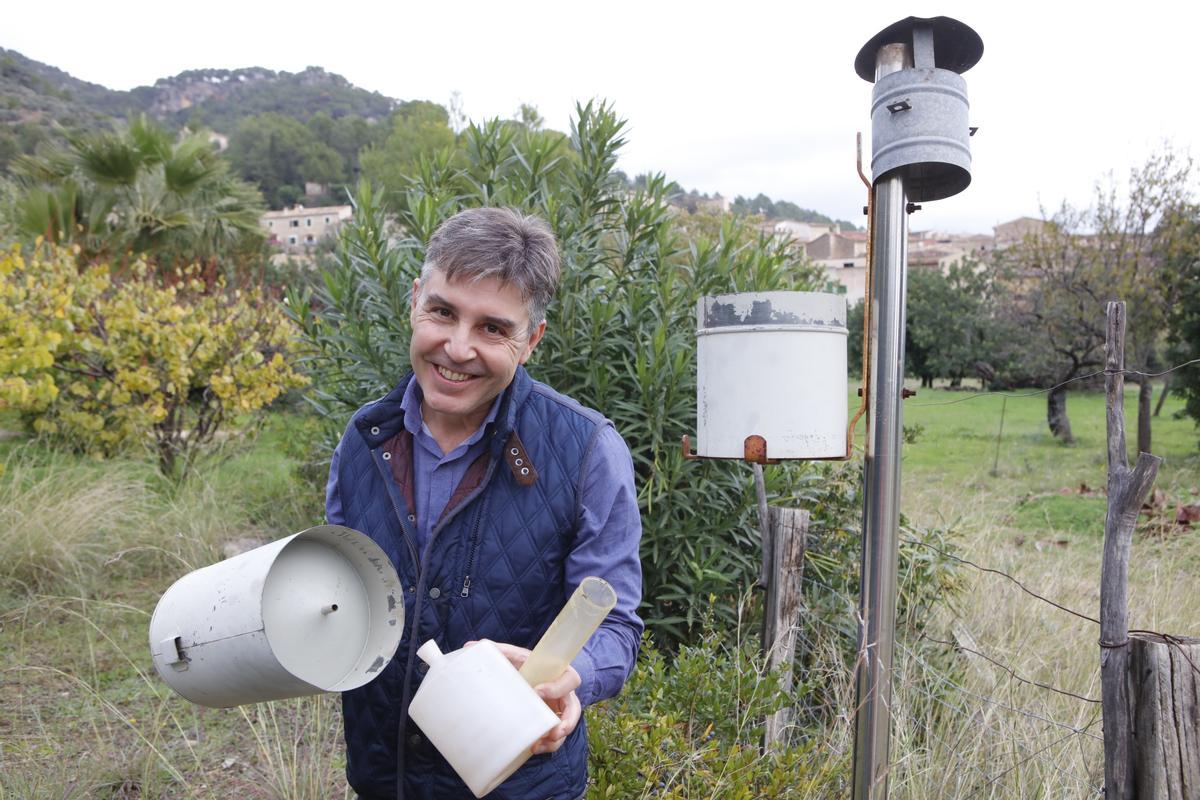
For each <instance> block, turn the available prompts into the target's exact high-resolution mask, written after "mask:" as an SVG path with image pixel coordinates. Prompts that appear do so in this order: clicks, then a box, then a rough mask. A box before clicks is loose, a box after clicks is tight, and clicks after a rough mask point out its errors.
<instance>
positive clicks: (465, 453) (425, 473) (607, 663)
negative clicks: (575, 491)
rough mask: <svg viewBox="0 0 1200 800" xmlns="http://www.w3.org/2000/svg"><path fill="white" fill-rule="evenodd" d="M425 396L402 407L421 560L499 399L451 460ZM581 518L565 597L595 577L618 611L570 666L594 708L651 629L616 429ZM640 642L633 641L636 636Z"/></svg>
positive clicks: (629, 469) (605, 432) (626, 462)
mask: <svg viewBox="0 0 1200 800" xmlns="http://www.w3.org/2000/svg"><path fill="white" fill-rule="evenodd" d="M421 400H422V394H421V388H420V386H418V385H417V382H416V381H415V380H413V381H410V382H409V384H408V388H407V389H406V390H405V392H404V398H403V399H402V400H401V401H400V406H401V408H402V409H403V410H404V427H405V428H407V429H408V431H409V433H411V434H412V435H413V499H414V502H415V504H416V508H415V509H413V510H412V511H413V513H414V514H415V515H416V517H417V521H416V529H417V537H418V540H419V541H418V542H417V552H420V553H423V552H425V545H426V544H427V543H428V542H429V535H430V531H431V530H432V529H433V526H434V523H435V522H436V521H437V520H438V519H439V518H440V517H441V515H442V511H443V510H445V508H446V503H448V502H449V501H450V496H451V495H452V494H453V493H454V489H455V488H456V487H457V486H458V484H459V482H460V481H461V480H462V478H463V476H464V475H465V474H466V472H467V468H468V467H469V466H471V464H472V463H473V462H474V461H475V459H476V458H478V457H479V455H480V454H481V453H482V452H483V451H484V449H485V448H486V447H487V440H486V439H485V438H484V435H483V434H484V431H485V430H486V428H487V427H488V425H490V424H491V423H492V422H493V421H494V420H495V418H496V411H497V409H498V408H499V405H500V398H499V397H497V398H496V399H495V400H494V401H493V402H492V407H491V409H490V410H489V411H488V415H487V417H486V418H485V419H484V421H483V423H482V424H481V425H480V426H479V429H478V430H476V431H475V432H474V433H473V434H471V436H469V437H468V438H467V439H466V440H465V441H464V442H462V443H461V444H459V445H458V446H457V447H455V448H454V449H453V450H451V451H450V452H449V453H445V454H443V453H442V449H441V447H439V446H438V443H437V441H435V440H434V438H433V436H432V435H431V434H430V432H429V429H428V428H427V427H426V425H425V422H424V419H423V418H422V416H421ZM579 507H580V509H581V513H580V518H579V520H578V525H579V527H578V529H577V530H576V537H575V542H576V543H575V548H574V549H573V550H572V551H571V552H570V553H569V554H568V555H567V560H566V564H565V577H566V587H565V594H566V595H567V596H570V594H571V592H573V591H575V587H577V586H578V585H579V584H580V583H581V582H582V581H583V579H584V578H586V577H588V576H589V575H596V576H599V577H601V578H604V580H606V581H608V582H609V583H610V584H612V587H613V589H615V590H616V593H617V605H616V608H614V609H613V610H612V611H611V612H609V615H608V617H607V618H606V619H605V620H604V622H603V623H601V625H600V628H599V629H598V630H597V631H596V633H595V634H594V635H593V636H592V638H591V639H589V640H588V643H587V644H586V645H584V648H583V650H582V651H581V652H580V653H579V655H578V656H576V658H575V660H574V661H572V662H571V666H573V667H575V671H576V672H578V673H579V677H580V678H581V679H582V682H581V683H580V686H579V688H578V689H577V690H576V694H577V695H578V697H579V702H580V703H581V704H583V705H585V706H586V705H588V704H590V703H592V702H594V701H595V700H597V699H598V698H602V697H611V696H613V695H615V694H616V693H617V692H618V691H620V688H621V685H622V684H623V683H624V681H625V677H626V676H627V675H628V674H629V672H630V670H631V669H632V668H633V663H634V661H635V660H636V659H637V653H638V647H639V643H640V641H641V633H642V630H643V628H644V624H643V623H642V620H641V618H640V617H638V615H637V607H638V604H639V603H640V602H641V600H642V562H641V560H640V558H639V556H638V544H639V542H640V540H641V538H642V518H641V514H640V513H639V511H638V505H637V491H636V490H635V489H634V485H633V459H632V458H631V457H630V455H629V448H628V447H627V446H626V445H625V440H623V439H622V438H621V436H620V434H618V433H617V432H616V430H614V429H613V428H612V427H611V426H605V427H604V428H603V429H602V430H601V431H600V433H599V435H598V436H597V438H596V443H595V446H593V447H592V449H591V452H590V453H589V454H588V456H587V461H586V462H585V464H584V474H583V482H582V489H581V492H580V506H579ZM634 631H636V632H637V635H636V636H634V634H633V632H634Z"/></svg>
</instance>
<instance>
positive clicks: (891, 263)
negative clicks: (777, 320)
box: [853, 44, 912, 800]
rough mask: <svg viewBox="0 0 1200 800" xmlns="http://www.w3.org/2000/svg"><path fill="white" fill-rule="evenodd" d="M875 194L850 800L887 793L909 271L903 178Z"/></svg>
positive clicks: (886, 66) (893, 48)
mask: <svg viewBox="0 0 1200 800" xmlns="http://www.w3.org/2000/svg"><path fill="white" fill-rule="evenodd" d="M911 65H912V51H911V48H910V47H909V46H908V45H904V44H887V45H884V46H883V47H881V48H880V49H879V52H878V55H877V58H876V69H875V73H876V80H878V79H879V78H881V77H883V76H884V75H887V74H890V73H892V72H896V71H898V70H901V69H904V68H905V67H906V66H911ZM872 192H873V193H874V199H873V203H872V208H873V211H874V216H873V218H872V220H871V226H872V231H873V233H872V237H873V242H872V253H873V256H872V261H873V263H872V270H873V275H872V285H871V297H870V303H871V329H870V332H869V335H870V338H871V343H870V345H871V379H870V385H869V392H870V394H869V398H870V404H869V406H868V411H867V451H866V460H865V467H864V489H863V495H864V499H863V558H862V590H861V595H860V598H859V614H860V620H859V651H858V662H857V705H856V708H857V714H856V718H855V730H854V790H853V797H854V800H880V799H881V798H886V797H887V792H888V782H887V779H888V740H889V737H890V734H891V721H892V720H891V711H890V705H891V699H892V650H893V644H894V640H895V628H896V572H897V563H898V553H897V539H898V529H899V524H900V441H901V423H902V411H901V399H902V390H903V389H904V299H905V289H906V284H907V268H908V252H907V251H908V216H907V211H906V205H907V197H906V196H905V191H904V178H903V177H901V176H900V175H898V174H892V175H891V176H887V175H885V176H884V177H883V178H881V179H879V180H876V182H875V185H874V187H873V188H872Z"/></svg>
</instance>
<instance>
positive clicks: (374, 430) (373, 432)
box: [371, 425, 379, 436]
mask: <svg viewBox="0 0 1200 800" xmlns="http://www.w3.org/2000/svg"><path fill="white" fill-rule="evenodd" d="M371 435H372V436H378V435H379V426H378V425H376V426H375V427H373V428H371Z"/></svg>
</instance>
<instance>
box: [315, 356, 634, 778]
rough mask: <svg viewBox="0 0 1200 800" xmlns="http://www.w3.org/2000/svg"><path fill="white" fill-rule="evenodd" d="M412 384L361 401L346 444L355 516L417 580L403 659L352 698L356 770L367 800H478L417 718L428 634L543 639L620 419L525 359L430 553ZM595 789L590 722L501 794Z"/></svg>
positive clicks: (348, 696) (562, 597)
mask: <svg viewBox="0 0 1200 800" xmlns="http://www.w3.org/2000/svg"><path fill="white" fill-rule="evenodd" d="M410 380H412V375H411V374H410V375H408V376H406V377H405V378H404V380H402V381H401V382H400V385H398V386H397V387H396V388H395V389H393V390H392V391H391V392H390V393H389V394H388V395H386V396H385V397H383V398H382V399H380V400H377V401H375V402H373V403H371V404H369V405H367V406H364V407H363V408H362V409H360V410H359V411H358V413H356V414H355V415H354V418H353V419H352V420H351V423H350V425H349V427H348V429H347V431H346V433H345V435H344V436H343V437H342V441H341V443H340V444H339V446H338V448H339V450H338V466H337V470H338V471H337V475H336V477H337V481H338V491H339V493H340V496H341V502H342V510H343V513H344V520H343V521H344V524H346V525H348V526H350V527H351V528H354V529H356V530H359V531H362V532H363V533H365V534H367V535H368V536H370V537H371V538H372V539H373V540H374V541H375V542H376V543H377V544H378V545H379V546H380V547H382V548H383V550H384V551H385V552H386V553H387V554H388V555H389V556H390V557H391V560H392V563H393V564H394V565H395V566H396V570H397V572H398V573H399V575H400V579H401V581H402V582H403V585H404V587H405V604H404V621H405V630H404V636H403V638H402V639H401V642H400V647H399V649H398V650H397V651H396V656H395V657H394V658H393V659H392V661H391V662H390V663H389V664H388V666H387V667H386V668H385V669H384V671H383V674H382V675H380V676H379V677H378V678H376V679H375V680H374V681H372V682H371V683H369V684H367V685H366V686H363V687H362V688H359V689H355V690H352V691H348V692H345V693H344V694H343V695H342V709H343V714H344V717H345V724H346V746H347V766H346V774H347V778H348V780H349V782H350V785H351V786H353V787H354V789H355V790H356V791H357V792H358V793H359V794H360V795H362V796H364V797H370V798H376V797H378V798H393V797H402V798H404V799H405V800H450V799H451V798H459V797H462V798H470V797H472V795H471V793H470V791H469V790H468V789H467V787H466V785H465V784H464V783H463V782H462V781H461V780H460V779H459V778H458V776H457V775H456V774H455V773H454V770H453V769H452V768H451V767H450V765H449V764H447V763H446V761H445V759H443V758H442V757H441V755H440V754H439V753H438V752H437V750H436V749H435V748H434V747H433V746H432V745H431V744H430V743H429V742H428V741H427V740H426V739H425V737H424V736H423V735H422V734H421V730H420V728H418V727H417V726H416V725H415V724H413V723H412V721H411V720H409V719H408V705H409V702H410V701H411V700H412V697H413V695H414V693H415V692H416V690H417V688H418V687H419V686H420V684H421V679H422V677H423V676H424V669H425V665H424V663H423V662H421V661H420V659H417V658H416V656H415V653H416V649H417V647H419V646H420V645H421V644H422V643H424V642H425V641H427V640H429V639H435V640H436V641H437V643H438V646H439V647H441V649H442V650H443V651H450V650H454V649H457V648H459V647H461V646H462V644H463V643H464V642H466V641H469V640H472V639H483V638H487V639H492V640H495V641H500V642H509V643H512V644H516V645H520V646H522V647H528V648H532V647H533V646H534V644H536V642H537V640H538V639H539V638H540V637H541V635H542V633H544V632H545V630H546V628H547V627H548V626H549V625H550V622H551V621H552V620H553V618H554V616H555V615H556V614H557V613H558V611H559V610H560V609H561V608H562V606H563V604H564V603H565V602H566V600H567V597H566V590H565V583H564V559H565V558H566V555H567V554H568V553H569V552H570V551H571V549H572V546H573V543H574V520H575V519H576V516H577V510H578V509H577V498H578V492H579V484H580V479H581V471H582V465H583V463H584V459H585V457H586V455H587V452H588V450H589V448H590V447H591V446H592V444H593V442H594V441H595V438H596V436H597V434H598V433H599V431H600V430H601V428H602V427H603V426H604V425H607V424H611V423H608V422H607V421H606V420H605V419H604V418H603V417H602V416H601V415H599V414H597V413H596V412H594V411H591V410H589V409H586V408H584V407H583V406H581V405H579V404H578V403H576V402H575V401H573V400H571V399H569V398H567V397H565V396H563V395H560V394H558V393H557V392H555V391H553V390H552V389H550V388H549V387H547V386H546V385H544V384H541V383H538V382H536V381H534V380H532V379H531V378H530V377H529V375H528V373H527V372H526V371H525V370H524V369H523V368H520V367H519V368H518V369H517V372H516V375H515V376H514V378H513V381H512V383H511V384H510V385H509V387H508V389H507V390H505V393H504V395H503V396H502V398H501V404H500V407H499V410H498V412H497V415H496V419H495V422H494V423H492V425H491V426H490V430H489V431H486V432H485V436H489V437H490V439H489V446H488V448H487V452H486V454H485V456H483V457H481V458H480V459H479V460H478V461H477V462H476V463H475V464H473V465H472V466H471V467H470V468H469V469H468V472H467V476H466V477H464V479H463V482H462V484H461V485H460V487H459V489H458V490H457V491H456V492H455V494H454V496H452V497H451V500H450V502H449V504H448V505H447V509H446V512H445V513H444V514H443V515H442V517H441V518H440V520H439V521H438V522H437V523H436V525H435V526H434V528H433V530H432V532H431V536H430V541H429V544H428V545H427V546H426V548H425V552H424V553H422V554H420V556H418V553H417V550H416V545H415V542H416V541H417V538H416V534H415V529H414V522H415V517H413V516H412V508H413V505H412V500H411V497H412V485H411V471H412V453H411V446H412V440H411V435H410V434H409V433H408V432H407V431H406V430H405V429H404V425H403V412H401V410H400V401H401V398H403V396H404V390H405V387H406V386H407V385H408V381H410ZM419 564H420V565H423V566H421V567H418V565H419ZM464 734H465V735H468V736H469V735H470V731H464ZM398 741H399V742H401V743H402V744H401V746H400V747H399V748H398V747H397V743H398ZM398 780H399V784H400V787H398V786H397V781H398ZM586 786H587V732H586V726H585V724H584V722H583V720H580V723H579V726H578V727H577V728H576V729H575V731H574V732H573V733H572V734H571V735H570V736H569V737H567V740H566V742H564V744H563V746H562V747H561V748H559V749H558V750H557V751H556V752H554V753H551V754H543V755H537V756H533V757H532V758H530V759H529V761H527V762H526V763H525V765H524V766H523V767H522V768H521V769H520V770H518V771H517V772H516V773H515V774H514V775H513V776H512V777H511V778H509V779H508V780H507V781H505V782H504V783H503V784H502V785H501V786H500V787H499V788H497V789H496V790H495V791H494V792H493V793H492V794H490V795H489V800H490V799H491V798H495V800H518V799H519V800H533V799H534V798H536V800H547V798H553V800H575V798H578V797H580V796H582V794H583V793H584V791H585V789H586ZM398 788H399V789H400V790H399V791H398Z"/></svg>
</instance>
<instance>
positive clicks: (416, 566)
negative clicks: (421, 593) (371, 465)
mask: <svg viewBox="0 0 1200 800" xmlns="http://www.w3.org/2000/svg"><path fill="white" fill-rule="evenodd" d="M371 460H372V461H374V462H375V467H376V468H377V469H378V470H379V472H380V474H381V475H382V476H383V480H384V482H385V485H386V487H387V496H388V500H389V501H390V502H391V504H392V511H393V512H394V513H395V515H396V521H397V522H399V523H400V538H401V539H403V540H404V543H405V544H406V545H408V553H409V555H410V556H412V563H413V572H414V573H416V579H417V581H418V582H419V581H420V580H421V556H420V554H419V553H418V552H417V546H416V545H415V544H413V541H412V538H411V537H410V536H409V535H408V530H407V529H406V528H405V525H404V522H405V518H404V513H403V512H402V511H401V510H400V504H399V503H397V502H396V492H397V491H399V489H398V488H397V487H396V485H395V484H396V481H395V479H394V478H393V477H392V474H391V472H390V471H388V470H386V469H384V467H383V466H382V465H381V464H380V463H379V459H377V458H375V451H374V450H372V451H371Z"/></svg>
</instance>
